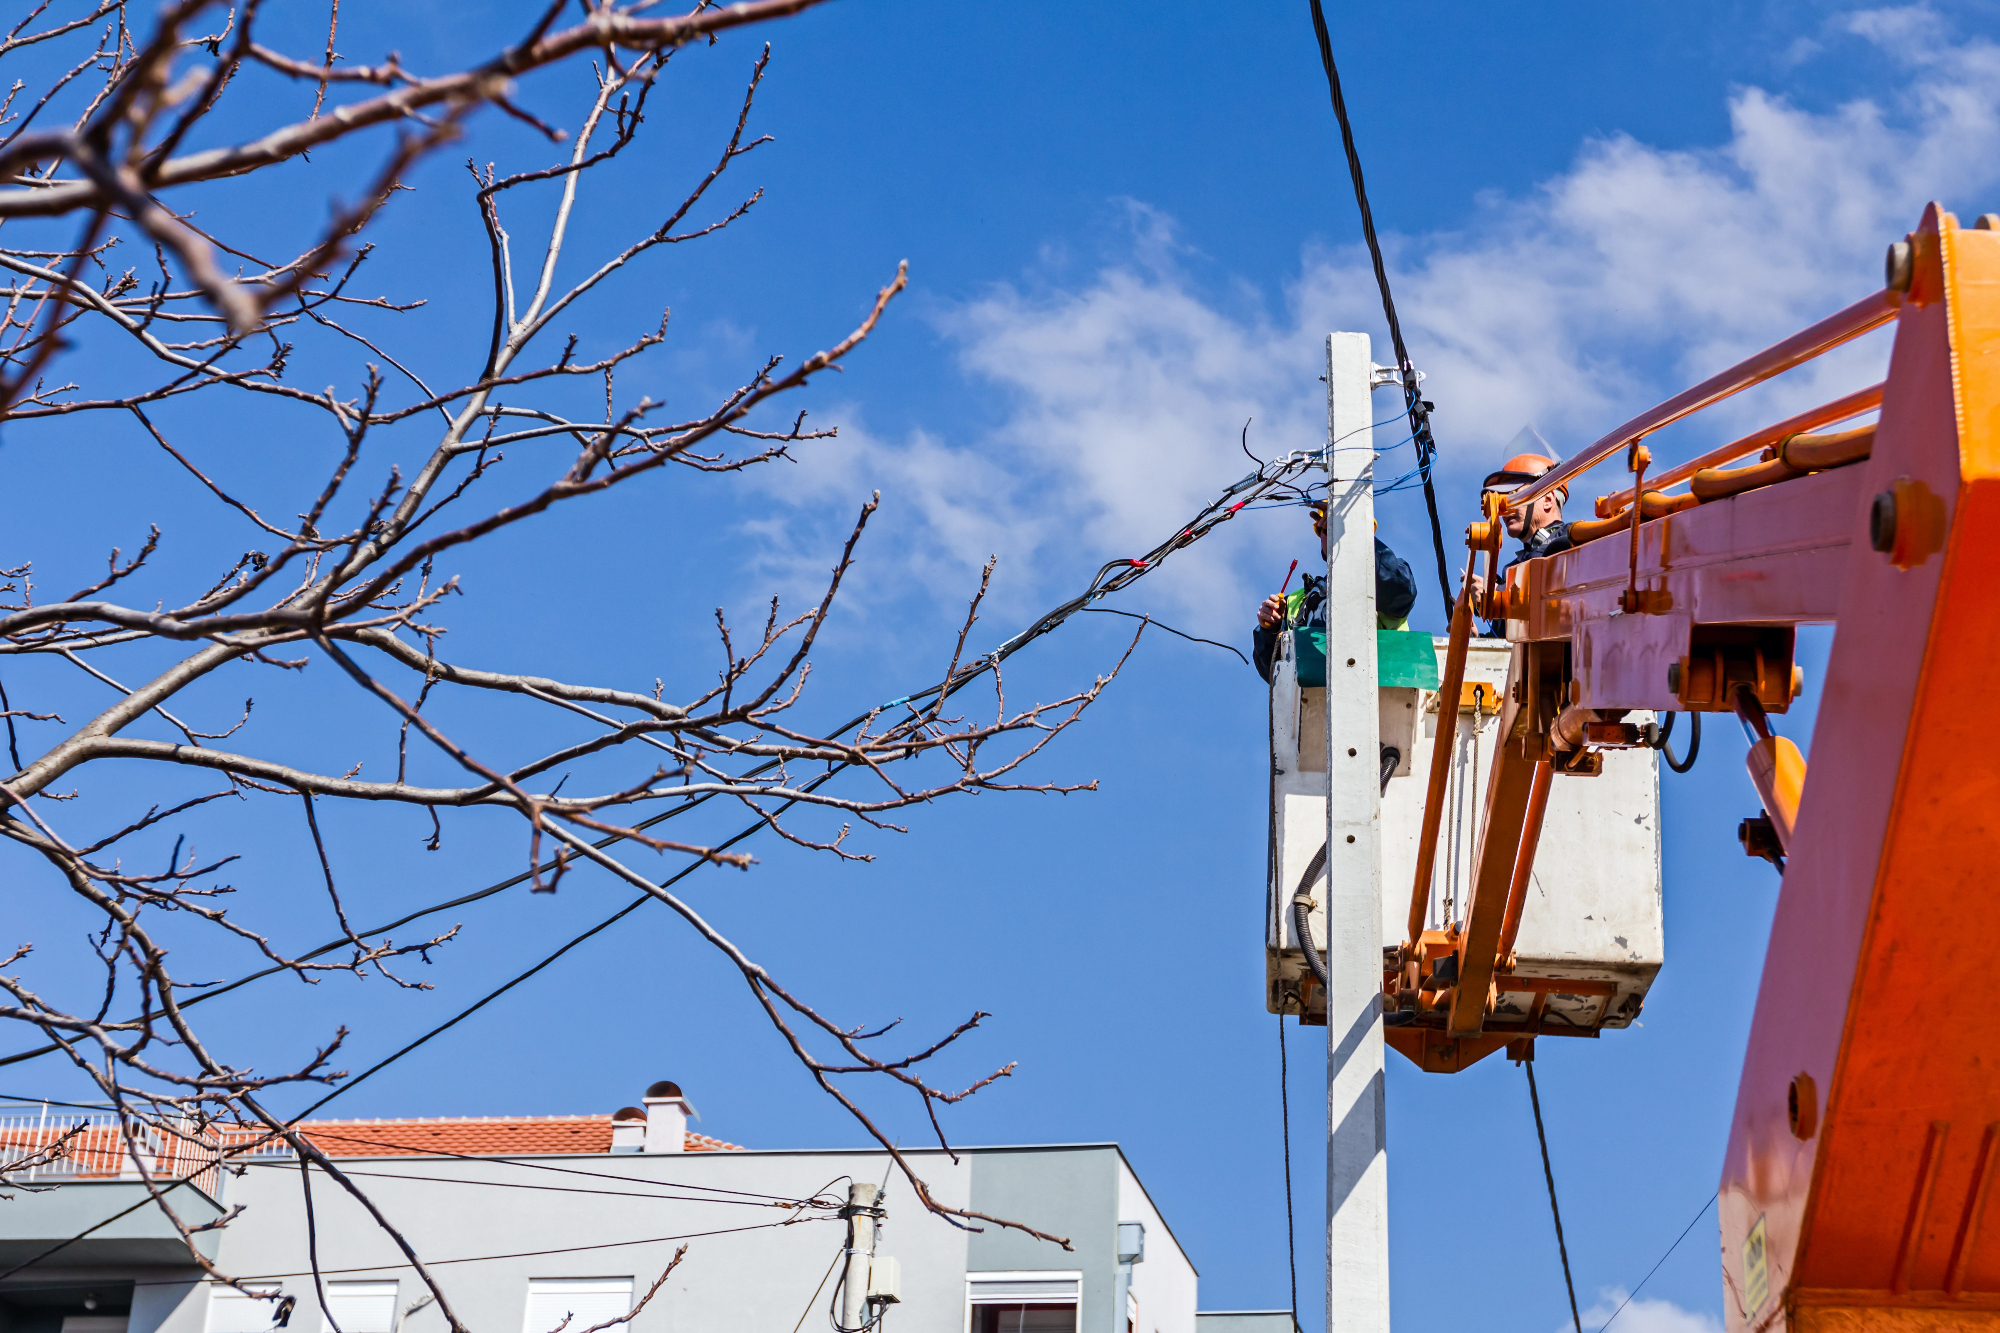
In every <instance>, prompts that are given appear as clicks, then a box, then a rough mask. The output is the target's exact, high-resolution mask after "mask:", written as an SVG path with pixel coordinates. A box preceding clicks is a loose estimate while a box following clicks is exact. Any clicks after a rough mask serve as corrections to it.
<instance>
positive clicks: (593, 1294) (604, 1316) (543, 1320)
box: [522, 1277, 632, 1333]
mask: <svg viewBox="0 0 2000 1333" xmlns="http://www.w3.org/2000/svg"><path fill="white" fill-rule="evenodd" d="M631 1308H632V1279H631V1278H629V1277H538V1278H531V1279H530V1280H529V1282H528V1318H527V1322H526V1324H525V1325H524V1326H523V1329H522V1333H554V1330H555V1329H556V1328H557V1327H558V1326H563V1320H564V1319H568V1320H569V1323H568V1325H567V1326H563V1333H584V1330H586V1329H589V1328H594V1327H596V1326H597V1325H598V1324H602V1323H604V1322H605V1321H607V1320H611V1319H617V1318H619V1316H621V1315H623V1314H625V1313H627V1312H628V1311H629V1310H631ZM625 1328H626V1326H625V1325H624V1324H623V1323H617V1324H612V1325H610V1326H609V1327H608V1328H606V1329H604V1330H603V1333H625Z"/></svg>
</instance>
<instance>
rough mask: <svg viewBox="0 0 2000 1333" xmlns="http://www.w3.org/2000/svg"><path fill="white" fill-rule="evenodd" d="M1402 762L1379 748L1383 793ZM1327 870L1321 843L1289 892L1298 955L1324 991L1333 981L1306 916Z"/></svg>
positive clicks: (1390, 748)
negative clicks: (1316, 882)
mask: <svg viewBox="0 0 2000 1333" xmlns="http://www.w3.org/2000/svg"><path fill="white" fill-rule="evenodd" d="M1402 762H1403V754H1402V751H1400V750H1398V749H1397V748H1396V747H1395V746H1393V745H1385V746H1383V747H1382V790H1383V791H1387V790H1388V789H1389V779H1390V778H1391V777H1393V776H1394V775H1395V772H1396V767H1397V765H1399V764H1401V763H1402ZM1325 869H1326V844H1325V843H1321V844H1320V845H1319V850H1318V851H1316V852H1314V853H1313V859H1312V860H1310V861H1308V862H1306V873H1305V874H1303V875H1301V876H1299V886H1298V888H1296V889H1294V890H1293V891H1292V930H1293V932H1294V933H1295V934H1296V935H1297V936H1298V937H1299V952H1300V953H1303V954H1304V955H1305V956H1306V966H1307V967H1309V968H1311V969H1312V974H1313V975H1314V976H1315V977H1317V978H1319V984H1320V985H1321V986H1322V987H1324V988H1325V989H1327V990H1331V989H1333V978H1332V976H1331V975H1330V974H1329V973H1328V972H1327V970H1326V960H1325V959H1324V958H1321V957H1320V956H1319V950H1318V949H1316V948H1314V947H1313V938H1312V930H1311V928H1310V927H1311V923H1310V922H1309V921H1308V920H1307V915H1308V914H1309V913H1310V912H1311V911H1312V909H1313V900H1312V886H1313V883H1314V881H1316V880H1317V879H1318V878H1319V877H1320V873H1321V872H1322V871H1324V870H1325Z"/></svg>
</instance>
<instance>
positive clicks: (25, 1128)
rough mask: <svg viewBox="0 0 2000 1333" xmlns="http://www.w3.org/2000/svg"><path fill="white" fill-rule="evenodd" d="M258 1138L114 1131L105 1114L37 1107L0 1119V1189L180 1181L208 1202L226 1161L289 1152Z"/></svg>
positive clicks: (194, 1128)
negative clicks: (148, 1179) (90, 1182)
mask: <svg viewBox="0 0 2000 1333" xmlns="http://www.w3.org/2000/svg"><path fill="white" fill-rule="evenodd" d="M128 1133H129V1137H128ZM263 1137H264V1131H262V1130H260V1129H255V1128H249V1127H245V1126H240V1125H213V1124H210V1125H203V1124H199V1123H198V1122H196V1121H195V1120H194V1119H193V1118H191V1117H190V1118H187V1119H184V1120H182V1121H180V1122H178V1123H176V1124H174V1125H173V1126H172V1128H171V1130H167V1129H161V1128H158V1127H156V1126H153V1125H146V1124H140V1123H138V1122H136V1121H134V1122H131V1123H130V1124H129V1125H121V1123H120V1121H119V1117H118V1116H117V1114H116V1113H114V1112H112V1111H108V1110H106V1111H92V1112H81V1113H79V1112H73V1111H58V1110H56V1109H55V1108H54V1107H52V1106H49V1105H42V1106H38V1107H35V1108H33V1109H27V1110H21V1111H16V1112H13V1113H11V1114H5V1115H0V1183H4V1184H8V1185H20V1186H37V1187H47V1186H52V1185H63V1184H69V1183H71V1182H75V1181H86V1180H139V1179H142V1178H144V1177H148V1176H149V1177H151V1179H152V1180H153V1182H154V1183H155V1184H158V1185H166V1184H169V1183H172V1182H175V1181H180V1180H186V1181H188V1182H189V1183H191V1184H193V1185H194V1186H195V1188H197V1189H199V1190H201V1191H202V1192H203V1193H205V1194H207V1195H208V1196H209V1197H210V1198H214V1197H216V1193H217V1189H218V1187H219V1185H220V1183H221V1182H220V1173H221V1166H222V1161H223V1159H224V1158H225V1157H239V1156H240V1157H251V1158H256V1157H271V1156H283V1155H285V1154H286V1153H287V1152H289V1151H290V1149H289V1148H287V1147H286V1145H285V1144H284V1143H283V1142H282V1141H272V1142H260V1140H261V1139H263ZM251 1145H255V1146H254V1147H253V1146H251ZM142 1165H143V1167H144V1170H143V1173H142V1171H141V1166H142Z"/></svg>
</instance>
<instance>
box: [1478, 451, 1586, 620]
mask: <svg viewBox="0 0 2000 1333" xmlns="http://www.w3.org/2000/svg"><path fill="white" fill-rule="evenodd" d="M1555 465H1556V460H1555V459H1553V458H1547V457H1544V456H1543V455H1541V454H1516V455H1514V456H1513V457H1512V458H1510V459H1508V460H1507V461H1506V463H1504V464H1502V465H1501V467H1500V469H1499V470H1498V471H1496V472H1489V473H1487V474H1486V481H1485V482H1484V483H1483V484H1482V485H1481V486H1480V491H1481V493H1482V495H1483V494H1486V493H1498V494H1501V495H1507V494H1510V493H1511V492H1513V491H1515V490H1518V489H1519V488H1520V487H1522V486H1526V485H1527V484H1528V483H1529V482H1532V481H1534V480H1536V479H1537V478H1539V477H1541V476H1542V475H1543V474H1544V473H1546V472H1548V471H1550V470H1551V469H1552V468H1554V467H1555ZM1568 498H1569V488H1568V487H1566V486H1558V487H1556V488H1555V489H1554V490H1551V491H1548V492H1545V493H1544V494H1542V495H1540V496H1538V497H1536V499H1535V501H1534V503H1533V504H1528V505H1523V506H1522V507H1520V508H1518V509H1509V510H1506V511H1505V512H1504V514H1503V515H1502V518H1501V521H1502V522H1503V523H1505V524H1506V525H1507V535H1508V536H1509V537H1512V538H1514V540H1516V541H1518V542H1520V543H1521V549H1520V550H1519V551H1518V552H1516V553H1515V556H1514V558H1513V559H1512V560H1509V561H1508V562H1507V568H1508V569H1512V568H1513V567H1514V566H1516V565H1518V564H1520V563H1521V562H1522V561H1523V560H1532V559H1534V558H1535V557H1536V556H1542V555H1554V554H1555V553H1556V552H1557V551H1567V550H1568V549H1569V548H1570V540H1569V524H1567V523H1565V522H1563V516H1562V507H1563V501H1564V500H1567V499H1568ZM1503 581H1504V578H1503ZM1472 591H1473V595H1474V597H1476V598H1479V599H1482V600H1483V599H1484V598H1485V596H1486V592H1487V588H1486V576H1485V575H1483V574H1475V575H1473V577H1472ZM1506 632H1507V627H1506V625H1504V624H1503V623H1501V622H1499V621H1488V622H1487V625H1486V634H1487V636H1488V637H1489V638H1499V637H1502V636H1503V635H1505V634H1506Z"/></svg>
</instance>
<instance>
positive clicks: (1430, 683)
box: [1292, 629, 1438, 690]
mask: <svg viewBox="0 0 2000 1333" xmlns="http://www.w3.org/2000/svg"><path fill="white" fill-rule="evenodd" d="M1292 658H1293V660H1294V661H1295V662H1297V664H1298V673H1299V684H1301V685H1325V684H1326V631H1325V630H1323V629H1295V630H1293V631H1292ZM1375 683H1376V684H1378V685H1381V686H1384V687H1390V686H1399V685H1400V686H1411V685H1414V686H1415V687H1417V688H1418V689H1420V690H1434V689H1436V688H1437V687H1438V667H1437V649H1436V648H1435V647H1434V646H1433V645H1432V642H1431V636H1430V635H1428V634H1421V633H1418V632H1416V631H1414V630H1397V629H1378V630H1376V631H1375Z"/></svg>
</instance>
